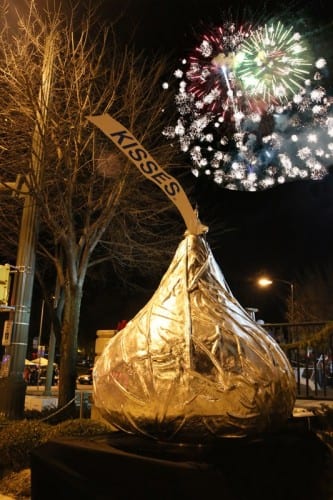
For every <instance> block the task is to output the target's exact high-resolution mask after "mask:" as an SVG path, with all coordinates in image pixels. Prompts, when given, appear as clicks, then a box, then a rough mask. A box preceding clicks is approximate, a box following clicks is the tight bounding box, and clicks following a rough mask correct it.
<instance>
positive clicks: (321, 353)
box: [262, 321, 333, 400]
mask: <svg viewBox="0 0 333 500" xmlns="http://www.w3.org/2000/svg"><path fill="white" fill-rule="evenodd" d="M262 326H263V327H264V329H265V330H266V331H267V333H268V334H269V335H271V336H272V337H273V338H274V339H275V340H276V341H277V342H278V343H279V345H280V346H281V348H282V349H283V350H284V352H285V353H286V355H287V357H288V359H289V361H290V363H291V365H292V367H293V369H294V373H295V378H296V384H297V397H299V398H300V397H304V398H318V399H328V400H333V321H320V322H304V323H292V324H291V323H264V324H263V325H262Z"/></svg>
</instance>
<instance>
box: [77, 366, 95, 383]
mask: <svg viewBox="0 0 333 500" xmlns="http://www.w3.org/2000/svg"><path fill="white" fill-rule="evenodd" d="M77 381H78V383H79V384H83V385H92V383H93V371H92V369H90V370H89V371H88V372H87V373H81V375H79V376H78V378H77Z"/></svg>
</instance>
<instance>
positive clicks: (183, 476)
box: [31, 430, 333, 500]
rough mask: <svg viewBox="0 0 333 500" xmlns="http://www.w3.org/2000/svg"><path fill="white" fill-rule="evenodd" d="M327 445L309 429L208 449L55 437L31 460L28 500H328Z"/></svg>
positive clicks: (118, 438) (120, 438)
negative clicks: (55, 438)
mask: <svg viewBox="0 0 333 500" xmlns="http://www.w3.org/2000/svg"><path fill="white" fill-rule="evenodd" d="M332 473H333V469H332V462H331V454H330V450H329V448H328V447H327V446H326V445H325V444H324V443H323V442H322V441H321V440H320V439H319V438H318V437H317V436H316V435H315V434H314V433H312V432H310V431H304V430H302V431H300V430H297V431H295V430H293V431H289V430H287V431H285V432H281V433H278V434H273V435H268V436H264V437H260V438H258V439H252V440H242V439H227V440H222V441H220V440H219V441H216V442H214V443H210V444H207V445H201V446H199V445H196V446H191V445H189V444H183V445H182V444H172V443H159V442H155V441H150V440H149V439H147V440H146V439H143V438H139V437H134V436H129V435H124V434H122V433H114V434H111V435H110V436H104V437H101V438H98V439H96V438H95V439H93V440H90V439H58V440H53V441H50V442H48V443H46V444H45V445H43V446H41V447H39V448H38V449H36V450H35V451H34V452H33V453H32V457H31V490H32V491H31V499H32V500H45V499H46V498H47V499H48V500H65V499H73V498H79V499H80V500H88V499H89V500H107V499H110V500H111V499H112V500H119V499H124V500H125V499H126V500H131V499H133V500H134V499H135V500H137V499H146V500H149V499H150V498H151V499H156V500H169V499H170V500H178V499H182V500H190V499H191V500H199V499H200V500H206V499H207V500H208V499H210V498H219V499H220V500H252V499H256V500H259V499H260V500H261V499H262V500H264V499H265V500H307V499H309V500H310V499H311V500H314V499H316V500H331V499H332V498H333V497H332V496H331V495H332V492H333V486H332Z"/></svg>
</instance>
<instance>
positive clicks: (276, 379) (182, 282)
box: [93, 235, 296, 442]
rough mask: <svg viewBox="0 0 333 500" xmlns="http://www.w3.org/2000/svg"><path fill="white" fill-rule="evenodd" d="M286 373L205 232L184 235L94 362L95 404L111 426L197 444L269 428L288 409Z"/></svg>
mask: <svg viewBox="0 0 333 500" xmlns="http://www.w3.org/2000/svg"><path fill="white" fill-rule="evenodd" d="M295 386H296V384H295V377H294V374H293V371H292V368H291V366H290V364H289V361H288V359H287V357H286V356H285V354H284V353H283V351H282V350H281V348H280V347H279V345H278V344H277V343H276V342H275V340H274V339H272V338H271V337H270V336H269V335H268V334H267V332H266V331H265V330H264V329H263V328H262V327H261V326H260V325H258V324H257V323H256V322H255V321H253V319H252V318H251V317H250V315H249V314H248V312H247V311H246V310H245V309H244V308H243V307H242V306H241V305H240V304H239V303H238V301H237V300H236V299H235V297H234V296H233V294H232V293H231V291H230V289H229V286H228V285H227V283H226V281H225V279H224V276H223V274H222V272H221V269H220V268H219V266H218V264H217V262H216V261H215V259H214V257H213V254H212V252H211V250H210V247H209V245H208V243H207V241H206V239H205V236H203V235H200V236H194V235H188V236H185V238H184V239H183V241H182V242H181V243H180V245H179V247H178V249H177V251H176V253H175V256H174V258H173V260H172V262H171V264H170V266H169V269H168V270H167V272H166V273H165V275H164V277H163V278H162V280H161V283H160V285H159V287H158V289H157V290H156V292H155V293H154V295H153V296H152V298H151V299H150V301H149V302H148V303H147V304H146V306H145V307H144V308H143V309H141V311H139V313H138V314H137V315H136V316H135V317H134V318H133V319H132V320H131V321H130V322H129V323H127V325H126V327H125V328H124V329H123V330H120V331H119V332H118V333H117V334H116V335H115V336H114V337H113V338H112V339H111V340H110V341H109V343H108V344H107V346H106V347H105V349H104V351H103V353H102V355H101V356H100V357H99V358H98V360H97V362H96V364H95V368H94V388H93V391H94V392H93V393H94V404H95V406H96V407H97V408H98V409H99V411H100V413H101V414H102V416H103V417H104V418H105V419H106V420H107V421H108V422H109V423H111V424H112V425H113V426H115V427H117V428H118V429H120V430H123V431H125V432H127V433H134V434H139V435H141V436H148V437H151V438H154V439H158V440H171V441H177V442H179V441H190V442H205V441H207V440H209V439H211V438H213V439H215V438H224V437H244V436H251V435H254V434H258V433H262V432H266V431H272V430H275V429H277V428H279V427H280V426H282V425H283V424H284V423H285V422H286V420H287V419H288V418H289V417H290V416H291V415H292V411H293V407H294V403H295V397H296V387H295Z"/></svg>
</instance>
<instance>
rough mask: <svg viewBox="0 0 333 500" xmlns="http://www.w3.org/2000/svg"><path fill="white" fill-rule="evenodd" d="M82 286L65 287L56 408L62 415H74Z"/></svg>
mask: <svg viewBox="0 0 333 500" xmlns="http://www.w3.org/2000/svg"><path fill="white" fill-rule="evenodd" d="M81 300H82V286H79V285H76V286H73V285H72V286H71V285H69V284H68V285H67V287H66V289H65V307H64V318H63V325H62V330H61V345H60V371H59V400H58V408H59V409H60V408H63V409H64V415H66V417H68V416H69V415H71V416H74V414H75V389H76V378H77V372H76V359H77V337H78V329H79V318H80V308H81Z"/></svg>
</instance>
